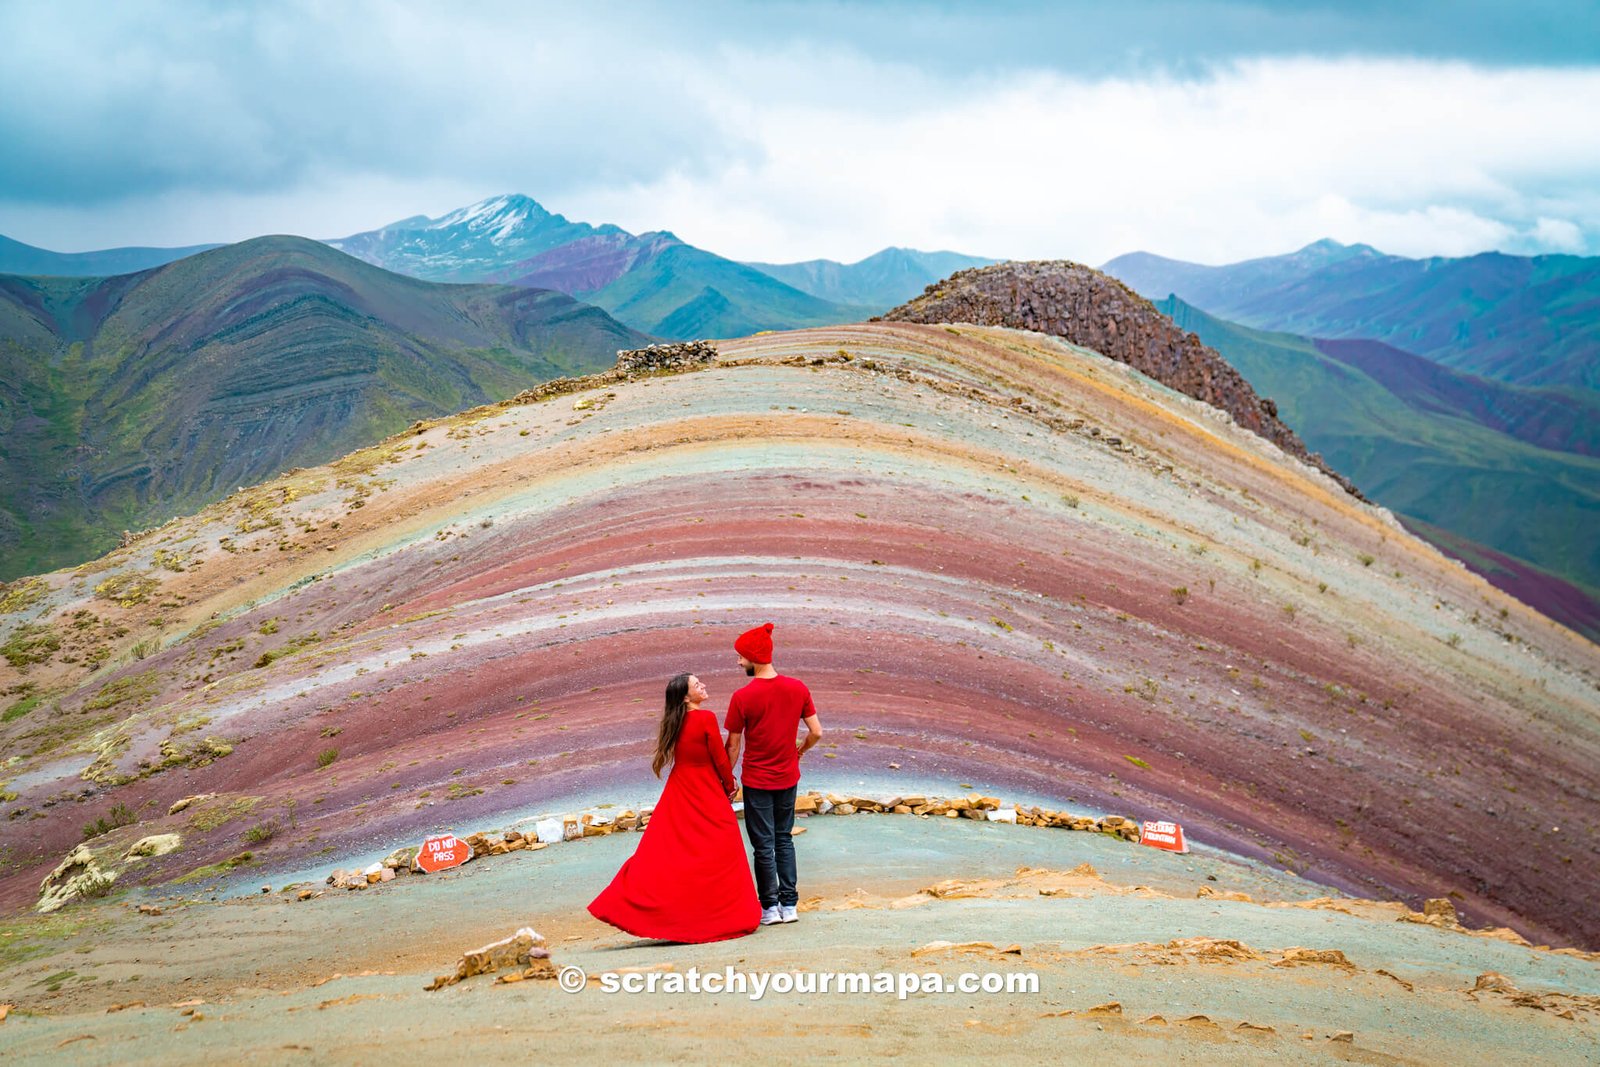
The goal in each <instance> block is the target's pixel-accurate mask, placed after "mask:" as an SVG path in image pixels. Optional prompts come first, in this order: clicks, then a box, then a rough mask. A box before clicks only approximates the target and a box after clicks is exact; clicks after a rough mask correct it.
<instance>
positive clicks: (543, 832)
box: [533, 819, 562, 845]
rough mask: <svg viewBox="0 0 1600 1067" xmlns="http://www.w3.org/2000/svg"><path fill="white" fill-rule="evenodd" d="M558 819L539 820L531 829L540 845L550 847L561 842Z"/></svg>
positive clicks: (559, 821)
mask: <svg viewBox="0 0 1600 1067" xmlns="http://www.w3.org/2000/svg"><path fill="white" fill-rule="evenodd" d="M561 834H562V831H561V820H560V819H540V820H539V821H538V822H537V823H535V824H534V827H533V836H534V837H536V838H538V839H539V841H540V842H541V843H542V844H546V845H551V844H554V843H556V842H557V841H560V840H561Z"/></svg>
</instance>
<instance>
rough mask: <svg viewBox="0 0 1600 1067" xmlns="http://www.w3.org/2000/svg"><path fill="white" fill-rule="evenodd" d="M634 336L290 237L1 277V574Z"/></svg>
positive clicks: (47, 561)
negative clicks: (83, 270)
mask: <svg viewBox="0 0 1600 1067" xmlns="http://www.w3.org/2000/svg"><path fill="white" fill-rule="evenodd" d="M644 340H645V339H644V338H643V337H642V336H641V335H640V334H637V333H635V332H634V331H632V330H629V329H627V328H626V327H624V326H622V325H621V324H620V323H618V322H616V321H615V320H613V319H612V318H610V317H609V316H608V315H606V314H605V313H604V312H603V311H601V310H599V309H598V308H594V307H590V306H588V305H585V304H581V303H579V302H577V301H575V300H573V299H571V298H570V297H567V296H563V295H562V294H559V293H553V292H549V291H545V290H530V289H517V288H512V287H508V286H490V285H436V284H433V283H429V282H422V281H418V280H416V279H412V278H405V277H401V276H399V275H395V274H390V273H388V272H387V271H383V270H380V269H378V268H376V267H373V266H370V265H368V264H366V263H363V262H361V261H359V260H356V259H354V258H352V257H350V256H347V255H344V254H342V253H340V252H337V251H334V250H333V249H330V248H328V247H327V246H325V245H323V244H320V243H318V242H315V241H308V240H304V239H301V238H294V237H267V238H260V239H257V240H253V241H246V242H243V243H241V244H237V245H229V246H226V247H223V248H219V249H215V250H213V251H209V252H203V253H201V254H199V255H196V256H191V257H189V258H187V259H183V260H179V261H177V262H175V263H171V264H168V265H166V266H163V267H158V268H155V269H152V270H148V271H144V272H141V273H138V274H130V275H119V276H116V277H111V278H74V279H64V278H33V277H19V276H0V484H3V485H5V486H6V492H5V494H4V495H3V498H0V580H5V579H9V578H13V577H16V576H18V575H22V574H31V573H37V572H41V571H47V570H51V569H54V568H56V567H60V566H64V565H67V564H71V563H77V562H80V561H82V560H84V559H88V558H90V557H92V556H95V555H98V554H100V553H101V552H104V551H105V550H106V549H108V548H109V547H112V546H114V545H115V544H116V543H117V540H118V538H119V536H120V534H121V531H123V530H124V529H140V528H144V527H148V526H151V525H155V524H158V523H160V522H163V521H165V520H166V519H167V518H170V517H171V516H173V515H179V514H184V513H187V512H191V511H195V510H197V509H198V508H200V507H203V506H204V505H205V504H207V503H210V502H211V501H213V500H216V499H218V498H220V497H222V496H224V495H226V494H228V493H231V492H233V491H234V490H235V489H236V488H237V487H239V486H241V485H252V484H255V483H256V482H259V481H261V480H263V479H265V478H267V477H270V476H271V475H273V474H275V473H277V472H278V471H281V470H284V469H287V468H290V467H296V466H308V465H312V464H316V463H322V462H326V461H327V460H329V459H331V458H333V457H335V456H338V455H342V454H344V453H346V452H349V451H352V450H354V449H356V448H360V447H362V446H364V445H369V444H372V443H373V442H375V441H377V440H380V439H381V438H383V437H384V436H386V435H388V434H390V433H393V432H395V431H396V430H399V429H401V428H403V427H404V426H406V425H408V424H409V423H410V422H412V421H415V420H416V419H421V418H430V417H434V416H438V415H442V414H446V413H449V412H453V411H458V410H460V409H462V408H463V407H469V406H472V405H475V404H481V403H485V402H488V401H491V400H495V399H500V398H504V397H507V396H510V395H512V394H514V393H516V392H518V391H519V390H521V389H525V388H527V387H529V386H530V385H532V384H535V383H537V382H540V381H543V380H546V379H549V378H552V377H556V376H559V375H563V374H581V373H587V372H592V371H595V370H599V369H602V368H604V367H608V366H610V365H611V364H612V362H613V361H614V359H615V355H616V350H617V349H619V348H626V347H631V346H634V345H636V344H639V343H642V342H643V341H644Z"/></svg>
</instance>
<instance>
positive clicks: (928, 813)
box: [794, 793, 1139, 841]
mask: <svg viewBox="0 0 1600 1067" xmlns="http://www.w3.org/2000/svg"><path fill="white" fill-rule="evenodd" d="M794 810H795V813H796V814H804V815H854V814H856V813H858V812H867V813H885V814H891V815H918V816H921V817H923V818H930V817H936V816H937V817H943V818H947V819H977V820H980V821H987V822H1006V823H1014V824H1015V825H1018V826H1053V827H1056V828H1058V829H1062V830H1085V831H1088V832H1089V833H1104V834H1110V835H1111V836H1113V837H1120V838H1123V839H1124V840H1127V841H1137V840H1139V824H1138V823H1136V822H1134V821H1133V820H1132V819H1126V818H1123V817H1122V816H1121V815H1107V816H1105V817H1104V818H1101V819H1094V818H1090V817H1089V816H1087V815H1073V814H1072V813H1071V812H1065V811H1050V810H1048V809H1046V808H1040V807H1037V806H1035V807H1026V808H1024V807H1017V806H1016V805H1012V804H1006V803H1005V802H1004V801H1002V800H1001V799H1000V798H999V797H986V796H981V795H979V794H977V793H971V794H969V795H967V796H964V797H948V798H945V797H925V796H896V797H887V798H875V797H856V796H851V797H843V796H840V795H838V794H837V793H826V794H824V793H805V794H803V795H801V796H798V797H796V798H795V802H794Z"/></svg>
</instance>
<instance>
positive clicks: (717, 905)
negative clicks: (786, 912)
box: [589, 674, 761, 942]
mask: <svg viewBox="0 0 1600 1067" xmlns="http://www.w3.org/2000/svg"><path fill="white" fill-rule="evenodd" d="M707 695H708V694H707V692H706V687H705V686H704V685H702V684H701V683H700V679H698V678H696V677H694V676H693V675H691V674H680V675H678V676H677V677H675V678H673V679H672V681H670V682H668V683H667V706H666V709H665V710H664V711H663V712H662V714H661V729H660V731H659V733H658V735H657V738H656V754H655V759H654V760H653V761H652V762H651V769H652V770H654V771H655V772H656V777H657V778H659V777H661V769H662V768H663V767H665V766H666V765H667V764H668V763H671V764H672V765H673V767H672V773H671V774H669V775H667V786H666V788H665V789H663V790H662V792H661V800H660V801H659V802H658V803H657V804H656V807H655V810H654V811H653V812H652V813H651V815H650V821H649V822H648V823H647V824H646V825H645V829H644V835H643V836H642V837H641V838H640V839H639V847H638V848H637V849H635V850H634V853H633V856H632V857H630V858H629V859H628V861H627V862H626V863H624V864H623V865H622V869H621V870H620V871H618V872H617V876H616V877H615V878H613V879H612V880H611V884H610V885H608V886H606V888H605V890H604V891H602V892H601V894H600V895H599V896H597V897H595V898H594V900H593V901H592V902H590V904H589V914H590V915H593V916H594V917H595V918H596V919H599V920H600V921H602V922H607V923H610V924H611V925H612V926H615V927H616V928H617V929H619V930H624V931H626V932H627V933H630V934H633V935H635V936H637V937H649V938H655V939H657V940H661V941H691V942H699V941H723V940H726V939H727V938H730V937H743V936H745V935H746V934H750V933H754V932H755V929H756V927H757V926H759V925H760V924H761V902H760V901H759V900H758V899H757V898H756V885H755V880H754V879H753V878H752V877H751V876H750V861H749V858H748V857H747V856H746V855H745V850H744V838H743V837H742V836H741V835H740V833H739V823H738V821H737V820H736V819H735V818H734V815H733V805H732V804H731V803H730V802H729V800H730V798H731V797H732V796H733V794H734V791H735V788H736V787H735V783H734V780H733V768H732V767H730V766H729V765H728V753H727V750H726V748H725V747H724V746H723V741H722V730H721V728H720V727H719V726H718V725H717V717H716V715H715V714H714V713H712V712H710V711H705V710H702V709H701V707H700V705H701V703H703V702H704V701H705V699H706V697H707Z"/></svg>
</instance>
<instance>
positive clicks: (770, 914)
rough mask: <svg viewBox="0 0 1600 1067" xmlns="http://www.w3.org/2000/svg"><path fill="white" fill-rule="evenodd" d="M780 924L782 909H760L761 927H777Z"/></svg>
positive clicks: (775, 906)
mask: <svg viewBox="0 0 1600 1067" xmlns="http://www.w3.org/2000/svg"><path fill="white" fill-rule="evenodd" d="M781 922H783V909H782V908H780V907H778V906H777V905H773V906H772V907H770V908H762V909H761V925H762V926H775V925H777V924H778V923H781Z"/></svg>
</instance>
